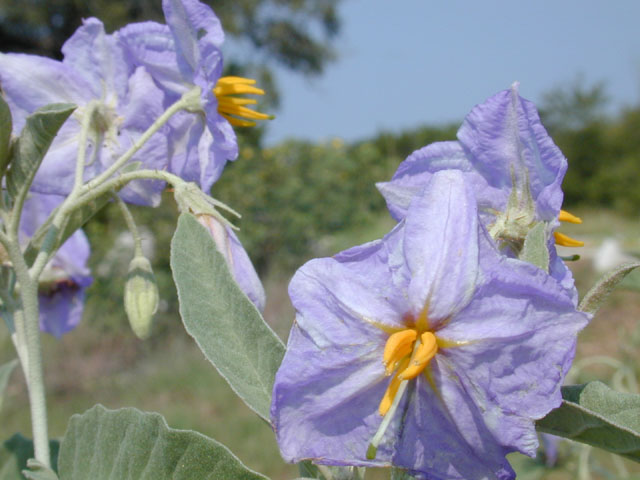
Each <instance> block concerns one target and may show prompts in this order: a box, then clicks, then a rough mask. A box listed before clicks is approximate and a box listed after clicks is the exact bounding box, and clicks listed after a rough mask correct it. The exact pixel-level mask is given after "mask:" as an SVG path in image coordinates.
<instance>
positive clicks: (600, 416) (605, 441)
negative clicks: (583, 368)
mask: <svg viewBox="0 0 640 480" xmlns="http://www.w3.org/2000/svg"><path fill="white" fill-rule="evenodd" d="M562 398H563V400H562V404H561V405H560V407H558V408H557V409H555V410H552V411H551V412H550V413H549V414H548V415H547V416H546V417H544V418H543V419H541V420H538V421H537V422H536V428H537V429H538V430H539V431H541V432H544V433H551V434H553V435H557V436H560V437H566V438H570V439H571V440H574V441H576V442H582V443H586V444H588V445H592V446H594V447H599V448H602V449H604V450H607V451H609V452H612V453H617V454H618V455H622V456H623V457H626V458H629V459H631V460H635V461H636V462H640V395H634V394H631V393H621V392H616V391H615V390H612V389H610V388H609V387H607V386H606V385H605V384H604V383H602V382H590V383H587V384H585V385H571V386H566V387H562Z"/></svg>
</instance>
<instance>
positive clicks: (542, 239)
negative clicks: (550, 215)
mask: <svg viewBox="0 0 640 480" xmlns="http://www.w3.org/2000/svg"><path fill="white" fill-rule="evenodd" d="M519 258H520V260H524V261H525V262H529V263H532V264H533V265H535V266H536V267H539V268H541V269H542V270H544V271H545V272H549V247H548V246H547V226H546V224H545V223H544V222H538V223H536V224H535V226H534V227H533V228H531V230H529V231H528V232H527V236H526V237H525V239H524V246H523V247H522V251H521V252H520V257H519Z"/></svg>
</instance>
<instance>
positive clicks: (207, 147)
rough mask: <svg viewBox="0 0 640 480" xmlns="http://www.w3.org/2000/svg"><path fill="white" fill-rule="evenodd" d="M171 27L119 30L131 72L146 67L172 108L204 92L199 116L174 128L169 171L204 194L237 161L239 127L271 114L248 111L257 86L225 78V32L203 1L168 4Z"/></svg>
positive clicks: (177, 119)
mask: <svg viewBox="0 0 640 480" xmlns="http://www.w3.org/2000/svg"><path fill="white" fill-rule="evenodd" d="M162 9H163V11H164V14H165V18H166V21H167V24H166V25H162V24H159V23H155V22H142V23H134V24H130V25H127V26H126V27H124V28H123V29H121V30H120V31H119V37H120V40H121V42H122V44H123V45H124V46H125V48H126V49H127V51H128V52H129V55H128V57H129V59H130V61H131V64H132V67H133V68H135V67H138V66H144V67H145V69H146V70H147V71H149V72H150V73H151V75H152V77H153V79H154V80H155V82H156V83H157V85H158V86H159V87H160V88H161V89H162V90H163V91H164V92H165V95H166V101H167V104H170V103H173V102H174V101H175V100H177V99H178V98H179V97H180V96H181V95H183V94H184V93H185V92H187V91H189V90H191V89H192V88H194V87H200V89H201V99H200V102H201V105H200V111H199V112H182V113H178V114H177V115H175V116H174V118H173V119H172V121H171V122H170V123H169V125H170V127H171V132H170V135H169V140H170V142H171V144H172V148H173V159H172V161H171V165H170V166H169V170H170V171H171V172H173V173H175V174H177V175H179V176H181V177H182V178H184V179H186V180H191V181H196V182H198V183H199V185H200V186H201V187H202V189H203V190H204V191H205V192H208V191H209V189H210V188H211V185H212V184H213V183H214V182H215V181H216V180H217V179H218V178H219V176H220V174H221V173H222V170H223V169H224V166H225V164H226V162H227V160H235V159H236V158H237V156H238V144H237V141H236V136H235V133H234V131H233V128H232V127H231V126H232V125H234V126H252V125H255V122H254V120H266V119H269V118H272V117H271V116H270V115H267V114H264V113H260V112H256V111H255V110H251V109H250V108H247V105H254V104H255V103H256V100H255V99H250V98H242V97H239V96H238V95H243V94H253V95H263V94H264V91H263V90H261V89H259V88H256V87H255V86H254V84H255V81H254V80H251V79H247V78H242V77H222V66H223V58H222V52H221V51H220V47H221V45H222V42H223V41H224V32H223V31H222V27H221V25H220V21H219V20H218V17H217V16H216V15H215V13H214V12H213V10H211V8H209V6H207V5H205V4H203V3H201V2H199V1H198V0H163V2H162Z"/></svg>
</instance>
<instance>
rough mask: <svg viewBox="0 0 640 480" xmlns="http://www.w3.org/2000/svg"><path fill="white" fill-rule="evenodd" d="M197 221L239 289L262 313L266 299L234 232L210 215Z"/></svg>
mask: <svg viewBox="0 0 640 480" xmlns="http://www.w3.org/2000/svg"><path fill="white" fill-rule="evenodd" d="M198 221H199V222H200V223H201V224H202V225H204V226H205V227H206V228H207V230H209V233H210V234H211V237H212V238H213V240H214V242H215V243H216V247H217V248H218V251H219V252H220V253H221V254H222V256H223V257H224V259H225V260H226V262H227V265H228V266H229V270H230V272H231V275H233V279H234V280H235V281H236V283H237V284H238V286H239V287H240V289H241V290H242V291H243V292H244V293H245V294H246V295H247V297H249V300H251V301H252V302H253V304H254V305H255V306H256V308H257V309H258V310H260V311H261V312H262V311H264V305H265V301H266V299H265V294H264V288H263V286H262V282H260V278H259V277H258V274H257V273H256V270H255V268H253V264H252V263H251V259H250V258H249V255H247V252H246V251H245V249H244V247H243V246H242V244H241V243H240V240H239V239H238V237H237V236H236V234H235V233H234V231H233V230H232V229H231V228H230V227H229V226H227V225H223V224H222V223H220V222H219V221H218V220H217V219H216V218H215V217H213V216H211V215H198Z"/></svg>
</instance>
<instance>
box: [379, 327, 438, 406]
mask: <svg viewBox="0 0 640 480" xmlns="http://www.w3.org/2000/svg"><path fill="white" fill-rule="evenodd" d="M437 352H438V343H437V339H436V336H435V335H434V334H433V333H432V332H429V331H426V332H424V333H422V334H418V331H417V330H415V329H413V328H408V329H405V330H401V331H399V332H396V333H394V334H392V335H391V336H390V337H389V339H388V340H387V343H386V345H385V347H384V353H383V355H382V360H383V362H384V366H385V372H386V374H387V375H393V378H392V379H391V382H389V386H388V387H387V390H386V392H385V394H384V396H383V397H382V400H381V401H380V406H379V407H378V412H379V413H380V415H382V416H385V415H386V414H387V413H388V412H389V409H390V408H391V405H392V404H393V400H394V399H395V397H396V395H397V393H398V389H399V388H400V384H401V383H402V382H403V381H405V380H411V379H414V378H416V377H417V376H418V375H420V373H422V372H423V371H424V369H425V368H426V367H427V365H428V364H429V361H430V360H431V359H432V358H433V357H434V356H435V354H436V353H437Z"/></svg>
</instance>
